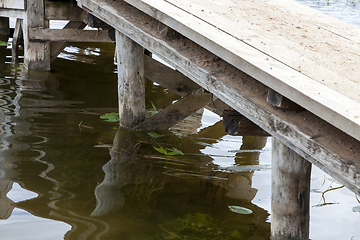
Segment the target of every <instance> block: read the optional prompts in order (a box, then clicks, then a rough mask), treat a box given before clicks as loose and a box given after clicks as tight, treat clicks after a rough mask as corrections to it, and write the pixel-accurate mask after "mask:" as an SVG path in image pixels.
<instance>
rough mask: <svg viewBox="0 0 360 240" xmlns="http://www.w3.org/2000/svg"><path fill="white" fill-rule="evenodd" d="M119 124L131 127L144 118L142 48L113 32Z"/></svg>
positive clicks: (122, 35) (117, 32)
mask: <svg viewBox="0 0 360 240" xmlns="http://www.w3.org/2000/svg"><path fill="white" fill-rule="evenodd" d="M115 36H116V52H117V66H118V96H119V119H120V120H119V123H120V126H123V127H128V128H132V127H134V126H136V125H138V124H139V123H140V122H142V121H143V120H144V119H145V115H146V109H145V78H144V49H143V48H142V47H141V46H140V45H138V44H137V43H136V42H134V41H133V40H131V39H130V38H128V37H127V36H125V35H124V34H122V33H120V32H119V31H116V32H115Z"/></svg>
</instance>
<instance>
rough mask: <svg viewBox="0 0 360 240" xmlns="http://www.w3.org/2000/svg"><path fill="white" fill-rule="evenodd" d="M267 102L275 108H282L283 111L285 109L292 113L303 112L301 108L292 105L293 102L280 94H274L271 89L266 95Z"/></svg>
mask: <svg viewBox="0 0 360 240" xmlns="http://www.w3.org/2000/svg"><path fill="white" fill-rule="evenodd" d="M267 101H268V102H269V103H271V104H272V105H273V106H275V107H279V108H283V109H287V110H293V111H300V110H304V108H303V107H301V106H299V105H297V104H296V103H294V102H293V101H291V100H289V99H288V98H286V97H284V96H283V95H281V94H280V93H278V92H275V91H274V90H272V89H271V88H269V92H268V95H267Z"/></svg>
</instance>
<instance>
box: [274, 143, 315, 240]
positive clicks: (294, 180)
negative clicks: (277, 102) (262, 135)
mask: <svg viewBox="0 0 360 240" xmlns="http://www.w3.org/2000/svg"><path fill="white" fill-rule="evenodd" d="M271 168H272V186H271V187H272V193H271V195H272V196H271V239H272V240H292V239H294V240H295V239H297V240H308V239H309V219H310V213H309V205H310V173H311V163H310V162H308V161H307V160H305V159H304V158H302V157H301V156H300V155H298V154H297V153H296V152H294V151H293V150H291V149H290V148H288V147H287V146H285V145H284V144H283V143H281V142H280V141H278V140H277V139H275V138H273V141H272V166H271Z"/></svg>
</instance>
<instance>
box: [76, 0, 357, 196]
mask: <svg viewBox="0 0 360 240" xmlns="http://www.w3.org/2000/svg"><path fill="white" fill-rule="evenodd" d="M78 3H79V4H81V5H83V6H84V7H86V8H87V9H89V10H91V11H93V12H92V14H93V15H95V16H96V17H98V18H100V19H101V20H102V21H105V22H107V23H109V24H112V25H113V27H114V28H116V29H117V30H118V31H121V32H123V33H124V34H126V35H128V36H131V37H132V38H134V39H136V41H137V42H138V43H139V44H141V45H142V46H143V47H144V48H146V49H148V50H149V51H151V52H153V53H155V54H157V55H158V56H161V57H162V58H163V59H164V60H166V61H167V62H170V63H176V66H177V69H178V70H179V71H180V72H182V73H183V74H185V75H186V76H188V77H189V78H191V79H192V80H193V81H194V82H196V83H198V84H199V85H200V86H202V87H203V88H205V89H207V90H209V91H210V92H213V93H214V94H215V95H217V97H218V98H220V99H221V100H223V101H224V102H225V103H227V104H228V105H230V106H231V107H233V108H234V109H235V110H237V111H238V112H240V113H241V114H243V115H244V116H245V117H247V118H249V119H250V120H251V121H253V122H255V123H256V124H257V125H259V126H260V127H261V128H263V129H264V130H266V131H267V132H269V133H270V134H271V135H273V136H275V137H276V138H277V139H279V140H280V141H281V142H283V143H285V144H286V145H287V146H288V147H290V148H292V149H293V150H295V151H296V152H297V153H298V154H300V155H301V156H302V157H304V158H306V159H307V160H308V161H310V162H311V163H313V164H315V165H316V166H318V167H319V168H320V169H322V170H324V171H325V172H326V173H328V174H329V175H331V176H332V177H334V178H335V179H336V180H338V181H339V182H341V183H343V184H344V185H345V186H347V187H348V188H349V189H350V190H352V191H354V192H355V193H357V194H359V193H360V187H359V186H360V185H359V179H360V161H359V159H360V158H359V156H360V151H359V149H360V143H359V142H358V141H355V139H353V138H351V137H349V136H348V135H347V134H345V133H344V132H342V131H340V130H339V129H336V128H335V127H333V126H331V125H330V124H329V123H327V122H325V121H323V120H321V119H320V118H319V117H317V116H315V115H314V114H311V113H310V112H308V111H300V112H294V111H287V113H286V114H284V111H283V110H281V109H277V108H274V107H273V106H271V105H270V104H269V103H268V102H266V97H264V96H266V94H267V90H268V88H267V87H265V86H264V85H263V84H261V83H259V82H258V81H257V80H255V79H254V78H251V77H249V76H248V75H246V74H244V73H242V72H240V71H238V70H237V69H234V68H233V67H232V66H231V65H226V64H227V63H225V62H223V61H221V60H219V61H215V59H216V58H215V56H214V55H212V54H211V53H209V52H204V49H203V48H200V47H198V46H196V45H195V44H193V43H191V42H190V41H188V40H181V42H180V43H179V42H178V41H168V40H167V39H166V38H165V37H164V36H163V35H161V34H160V33H159V32H158V30H157V29H156V31H154V30H155V29H154V28H153V26H157V23H156V22H155V21H154V20H153V19H151V18H149V17H147V16H146V15H144V13H142V12H139V11H138V10H137V9H134V8H132V7H130V6H128V5H126V4H124V3H123V2H121V1H116V2H114V3H111V5H109V4H108V3H107V2H106V1H103V0H97V1H96V2H95V1H93V0H78ZM115 8H116V9H115ZM137 19H142V22H145V21H146V22H147V23H148V24H141V23H139V21H138V20H137ZM222 41H224V40H222ZM184 44H186V45H184ZM184 46H186V47H184ZM227 46H231V44H227ZM201 56H205V57H206V58H205V61H204V62H203V61H201V59H200V57H201ZM209 59H214V61H211V62H209V61H208V60H209ZM206 61H208V62H206ZM258 61H259V60H258ZM259 62H261V61H259ZM224 65H226V68H224V67H223V66H224ZM224 69H225V70H224ZM235 77H236V81H234V80H233V79H234V78H235ZM330 149H331V150H330Z"/></svg>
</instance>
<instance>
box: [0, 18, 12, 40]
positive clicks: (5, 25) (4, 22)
mask: <svg viewBox="0 0 360 240" xmlns="http://www.w3.org/2000/svg"><path fill="white" fill-rule="evenodd" d="M0 35H2V36H7V37H9V35H10V25H9V18H8V17H0Z"/></svg>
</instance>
